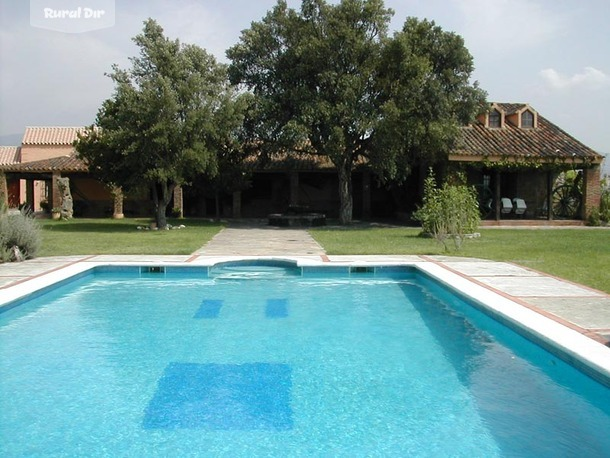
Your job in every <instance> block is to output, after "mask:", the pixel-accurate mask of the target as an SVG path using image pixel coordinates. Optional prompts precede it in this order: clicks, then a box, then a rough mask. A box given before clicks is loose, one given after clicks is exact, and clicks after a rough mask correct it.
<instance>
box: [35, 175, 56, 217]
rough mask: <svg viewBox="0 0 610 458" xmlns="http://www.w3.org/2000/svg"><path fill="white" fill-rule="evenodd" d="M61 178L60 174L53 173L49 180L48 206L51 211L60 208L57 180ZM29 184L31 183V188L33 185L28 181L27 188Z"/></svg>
mask: <svg viewBox="0 0 610 458" xmlns="http://www.w3.org/2000/svg"><path fill="white" fill-rule="evenodd" d="M60 178H61V173H59V172H53V177H52V178H51V198H50V199H49V204H50V205H51V209H53V208H60V207H61V197H60V196H61V193H60V192H59V179H60ZM30 183H32V188H33V185H34V182H33V181H30V180H28V188H29V185H30Z"/></svg>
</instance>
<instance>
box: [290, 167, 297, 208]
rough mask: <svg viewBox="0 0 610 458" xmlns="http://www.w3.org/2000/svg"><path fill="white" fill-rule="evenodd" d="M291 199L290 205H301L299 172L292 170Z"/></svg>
mask: <svg viewBox="0 0 610 458" xmlns="http://www.w3.org/2000/svg"><path fill="white" fill-rule="evenodd" d="M288 175H289V177H290V200H289V202H290V203H289V205H292V206H294V205H299V172H290V173H289V174H288Z"/></svg>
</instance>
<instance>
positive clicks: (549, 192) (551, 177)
mask: <svg viewBox="0 0 610 458" xmlns="http://www.w3.org/2000/svg"><path fill="white" fill-rule="evenodd" d="M554 183H555V174H554V173H553V172H552V171H550V170H549V171H548V173H547V176H546V208H547V217H546V219H547V220H549V221H553V184H554Z"/></svg>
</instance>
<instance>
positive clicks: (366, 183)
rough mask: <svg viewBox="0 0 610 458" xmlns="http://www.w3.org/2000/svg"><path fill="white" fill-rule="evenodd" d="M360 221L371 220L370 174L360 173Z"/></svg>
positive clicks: (366, 172)
mask: <svg viewBox="0 0 610 458" xmlns="http://www.w3.org/2000/svg"><path fill="white" fill-rule="evenodd" d="M362 219H363V220H365V221H368V220H370V219H371V173H370V172H369V171H367V170H365V171H364V172H362Z"/></svg>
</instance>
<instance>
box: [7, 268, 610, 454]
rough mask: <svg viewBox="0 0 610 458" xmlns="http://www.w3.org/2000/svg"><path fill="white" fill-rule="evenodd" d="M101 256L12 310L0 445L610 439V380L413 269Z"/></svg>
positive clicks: (248, 449)
mask: <svg viewBox="0 0 610 458" xmlns="http://www.w3.org/2000/svg"><path fill="white" fill-rule="evenodd" d="M255 267H256V268H249V267H243V268H230V267H227V268H226V269H220V270H219V271H218V272H215V273H214V275H213V276H212V277H210V278H206V275H202V273H201V271H199V270H196V271H188V270H180V271H178V272H176V273H174V274H169V273H164V272H154V271H153V272H150V273H140V271H139V270H138V269H125V270H123V271H121V272H114V271H111V270H104V271H99V272H96V273H95V274H91V275H87V276H84V277H82V278H79V279H78V280H75V281H73V282H70V283H67V284H65V285H63V286H61V287H58V288H56V289H53V290H51V291H49V292H47V293H45V294H44V295H41V296H39V297H37V298H35V299H33V300H31V301H29V302H27V303H23V304H20V305H18V306H15V307H13V308H11V309H10V310H7V311H5V312H4V313H1V314H0V455H1V456H10V457H13V456H113V457H114V456H231V457H239V456H248V457H252V456H282V457H283V456H346V457H348V456H349V457H354V456H434V457H437V456H468V457H471V456H485V457H494V456H519V457H528V456H531V457H545V456H548V457H557V456H587V457H596V456H600V457H602V456H606V457H607V456H610V434H609V431H610V389H608V388H607V387H604V386H602V385H600V384H598V383H596V382H595V381H593V380H592V379H590V378H588V377H587V376H585V375H583V374H581V373H580V372H578V371H577V370H575V369H573V368H572V367H570V366H568V365H566V364H564V363H563V362H562V361H561V360H558V359H557V358H556V357H555V356H553V355H552V354H550V353H547V352H546V351H544V350H542V349H540V348H538V347H536V346H535V345H533V344H531V343H530V342H528V341H527V340H525V339H523V338H522V337H520V336H518V335H517V334H515V333H514V332H512V331H510V330H508V329H507V328H504V327H503V326H501V325H499V324H498V323H496V322H495V321H493V320H492V319H490V318H488V317H486V316H485V315H483V314H482V313H480V312H478V311H477V310H476V309H474V308H473V307H471V306H470V305H469V304H467V303H466V302H464V301H463V300H462V299H460V298H458V297H456V296H454V295H452V294H450V293H449V292H448V291H447V290H445V289H444V288H442V287H440V286H438V285H436V284H435V283H434V282H433V281H431V280H430V279H428V278H427V277H425V276H423V275H420V274H418V273H416V271H414V270H403V271H400V270H396V271H392V270H390V271H388V272H387V274H383V273H381V274H380V273H377V274H375V273H373V272H371V271H369V270H367V269H362V270H361V271H354V272H352V274H351V275H345V274H343V273H342V272H341V271H333V272H332V275H326V274H324V271H322V270H320V272H317V273H314V274H312V275H309V276H301V275H299V272H298V271H296V270H292V269H290V268H283V267H282V268H274V267H272V266H265V265H260V266H255Z"/></svg>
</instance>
